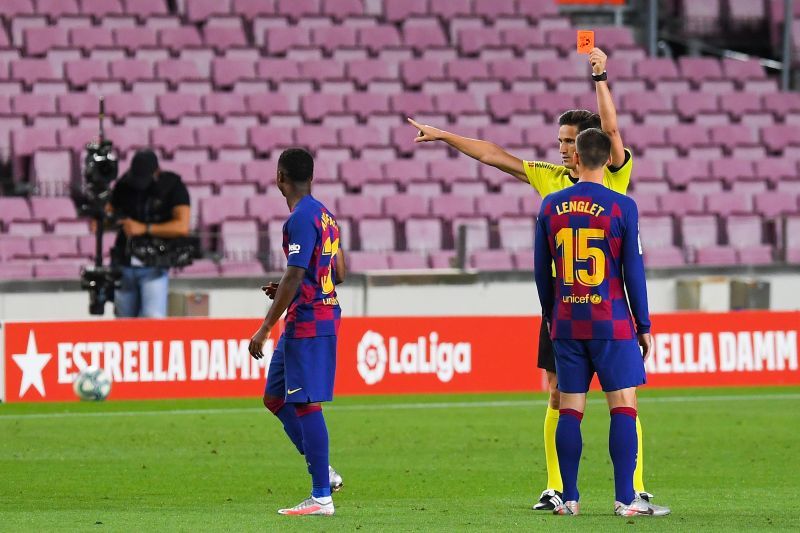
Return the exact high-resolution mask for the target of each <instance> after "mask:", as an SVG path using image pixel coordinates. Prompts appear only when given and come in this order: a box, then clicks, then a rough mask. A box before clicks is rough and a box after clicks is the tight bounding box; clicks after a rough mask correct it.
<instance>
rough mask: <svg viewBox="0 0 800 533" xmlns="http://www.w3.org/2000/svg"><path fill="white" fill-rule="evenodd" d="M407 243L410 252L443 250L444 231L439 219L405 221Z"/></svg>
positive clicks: (411, 219)
mask: <svg viewBox="0 0 800 533" xmlns="http://www.w3.org/2000/svg"><path fill="white" fill-rule="evenodd" d="M404 226H405V243H406V248H407V249H408V250H413V251H418V252H419V251H422V252H430V251H437V250H440V249H441V248H442V244H443V243H442V239H443V236H444V231H443V228H442V221H441V220H440V219H438V218H410V219H408V220H406V221H405V224H404Z"/></svg>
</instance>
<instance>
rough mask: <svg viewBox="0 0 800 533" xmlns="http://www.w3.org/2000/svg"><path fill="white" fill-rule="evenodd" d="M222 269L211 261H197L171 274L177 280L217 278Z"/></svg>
mask: <svg viewBox="0 0 800 533" xmlns="http://www.w3.org/2000/svg"><path fill="white" fill-rule="evenodd" d="M219 274H220V269H219V267H218V266H217V264H216V263H214V261H212V260H211V259H195V261H194V262H193V263H192V264H191V265H189V266H185V267H183V268H180V269H175V270H173V272H171V275H174V276H175V277H177V278H216V277H217V276H219Z"/></svg>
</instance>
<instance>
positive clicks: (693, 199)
mask: <svg viewBox="0 0 800 533" xmlns="http://www.w3.org/2000/svg"><path fill="white" fill-rule="evenodd" d="M660 202H661V211H662V212H663V213H665V214H673V215H685V214H688V213H702V212H703V199H702V197H700V196H698V195H696V194H692V193H689V192H668V193H665V194H662V195H661V196H660Z"/></svg>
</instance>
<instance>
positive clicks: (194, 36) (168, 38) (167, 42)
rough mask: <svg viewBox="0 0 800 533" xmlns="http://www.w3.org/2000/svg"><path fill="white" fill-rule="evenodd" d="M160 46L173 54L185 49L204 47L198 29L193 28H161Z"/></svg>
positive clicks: (159, 34)
mask: <svg viewBox="0 0 800 533" xmlns="http://www.w3.org/2000/svg"><path fill="white" fill-rule="evenodd" d="M158 44H159V46H163V47H165V48H169V49H170V50H171V51H172V52H178V51H180V50H183V49H184V48H189V47H195V48H197V47H200V46H202V45H203V39H202V38H201V37H200V32H199V31H198V30H197V28H195V27H192V26H182V27H177V28H161V29H160V30H158Z"/></svg>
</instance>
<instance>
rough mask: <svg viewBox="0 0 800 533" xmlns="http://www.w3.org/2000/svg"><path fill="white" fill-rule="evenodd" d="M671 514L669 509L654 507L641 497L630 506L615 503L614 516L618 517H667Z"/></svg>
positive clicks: (659, 506) (637, 497) (635, 499)
mask: <svg viewBox="0 0 800 533" xmlns="http://www.w3.org/2000/svg"><path fill="white" fill-rule="evenodd" d="M670 512H671V511H670V509H669V507H664V506H662V505H653V504H652V503H650V502H648V501H645V500H643V499H642V498H641V497H640V496H636V497H635V498H634V499H633V501H632V502H631V503H630V504H628V505H625V504H624V503H620V502H614V514H615V515H618V516H666V515H668V514H669V513H670Z"/></svg>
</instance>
